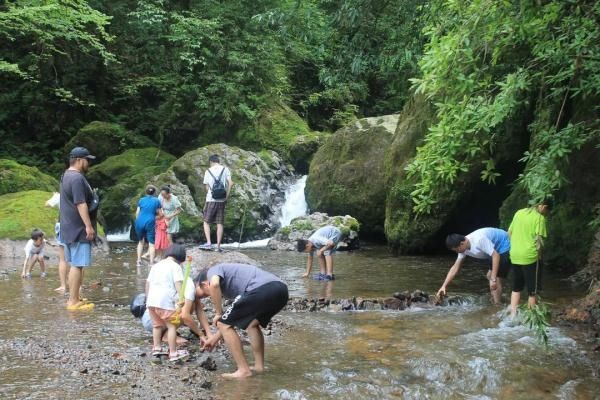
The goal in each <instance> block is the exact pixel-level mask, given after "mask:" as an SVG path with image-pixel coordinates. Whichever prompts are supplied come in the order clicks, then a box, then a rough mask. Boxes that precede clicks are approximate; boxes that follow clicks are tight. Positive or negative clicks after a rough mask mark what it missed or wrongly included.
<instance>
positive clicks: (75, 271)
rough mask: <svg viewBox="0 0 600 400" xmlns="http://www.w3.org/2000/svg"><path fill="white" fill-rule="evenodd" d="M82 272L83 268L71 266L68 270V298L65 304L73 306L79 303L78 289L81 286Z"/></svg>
mask: <svg viewBox="0 0 600 400" xmlns="http://www.w3.org/2000/svg"><path fill="white" fill-rule="evenodd" d="M82 274H83V268H81V267H71V269H70V270H69V288H70V291H69V300H68V301H67V304H68V305H70V306H73V305H75V304H77V303H79V289H80V288H81V279H82V278H81V277H82Z"/></svg>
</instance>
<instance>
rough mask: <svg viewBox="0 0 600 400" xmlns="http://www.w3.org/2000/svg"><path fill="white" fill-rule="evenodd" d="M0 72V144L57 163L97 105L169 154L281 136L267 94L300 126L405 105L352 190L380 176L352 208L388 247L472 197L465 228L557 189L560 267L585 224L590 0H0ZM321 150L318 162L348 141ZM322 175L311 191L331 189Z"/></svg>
mask: <svg viewBox="0 0 600 400" xmlns="http://www.w3.org/2000/svg"><path fill="white" fill-rule="evenodd" d="M0 82H1V84H0V136H1V137H2V146H1V147H0V158H9V159H12V160H15V161H18V162H20V163H22V164H28V165H32V166H38V167H40V168H41V169H43V170H45V171H46V172H50V173H52V174H54V175H56V174H57V173H58V172H59V171H60V170H61V169H62V166H63V163H62V161H63V159H64V156H65V154H66V153H65V151H66V149H67V148H68V147H69V145H70V144H72V143H71V142H70V140H72V138H73V137H75V135H76V134H77V133H78V132H79V131H80V130H81V128H83V127H85V126H86V125H88V124H89V123H90V122H92V121H104V122H107V123H115V124H118V126H122V127H124V129H126V132H130V133H131V134H132V135H134V134H135V135H136V136H137V137H142V138H146V139H148V140H149V143H150V142H151V143H153V144H158V146H159V147H160V148H162V149H164V150H166V151H167V152H168V153H170V154H172V155H174V156H176V157H179V156H181V155H183V154H184V153H186V152H187V151H189V150H193V149H196V148H198V147H199V146H204V145H207V144H211V143H226V144H229V145H236V146H239V147H241V148H243V149H248V150H253V151H260V150H263V149H265V150H277V151H281V150H282V146H283V145H285V143H283V145H282V141H283V142H285V140H284V139H285V138H284V139H282V138H281V137H274V136H269V135H270V134H269V133H268V132H270V131H267V134H266V135H265V131H264V130H261V129H258V128H257V126H258V125H260V122H261V120H263V119H264V118H265V116H268V115H269V113H272V112H273V110H281V109H285V110H291V111H292V112H293V113H294V114H297V116H299V117H300V118H301V120H303V123H306V124H308V127H309V128H310V129H311V130H312V131H315V132H335V131H336V130H338V129H339V128H341V127H344V126H348V125H347V124H348V123H349V122H352V121H355V120H356V119H358V118H363V117H370V116H382V115H386V114H398V113H400V112H401V113H402V114H401V117H400V123H399V124H398V129H397V130H396V136H398V135H399V133H398V132H400V133H401V136H402V137H401V139H398V138H396V139H394V140H393V142H386V143H385V144H379V143H378V144H377V145H378V146H381V147H380V152H381V159H382V163H383V166H382V167H381V168H382V171H383V172H382V173H381V174H380V175H381V177H382V180H381V181H379V180H377V179H367V180H368V181H369V183H371V182H370V181H373V182H377V185H378V187H375V188H371V187H370V188H365V189H364V190H363V192H365V193H366V195H369V194H370V193H375V192H376V191H377V190H379V192H378V193H380V194H381V196H380V198H381V200H377V199H379V197H377V199H376V202H378V203H380V204H381V207H380V208H381V210H380V211H379V210H378V211H377V212H378V214H377V216H376V218H378V219H377V220H376V221H369V218H370V217H369V218H361V217H362V216H360V215H358V217H359V219H363V220H365V221H362V222H365V223H369V222H371V223H372V225H376V226H374V227H372V228H373V232H375V233H376V234H378V235H381V236H383V235H385V238H386V240H387V241H388V243H389V244H391V245H392V247H394V248H396V249H399V250H401V251H405V250H408V251H414V250H419V249H420V250H422V249H424V248H426V246H427V243H425V242H424V241H423V240H421V239H422V238H423V237H426V238H428V239H427V240H428V241H429V243H439V238H438V237H436V235H437V234H438V233H443V232H447V231H448V230H451V229H459V228H460V229H464V230H466V229H467V228H470V225H468V224H466V225H465V224H463V225H458V222H460V221H463V222H464V220H465V215H466V216H467V217H469V214H471V215H474V214H478V213H480V212H481V213H482V214H484V213H488V214H493V216H492V217H491V218H488V219H486V220H483V221H482V220H479V221H472V225H473V226H475V225H476V224H479V225H481V224H482V223H498V224H499V225H500V226H503V227H506V225H507V223H509V222H510V218H511V215H512V213H513V212H514V210H515V209H516V208H518V207H520V206H524V205H525V204H528V203H529V204H531V203H535V202H537V201H539V200H541V199H542V198H543V197H545V196H548V195H553V196H555V198H556V199H558V200H559V202H560V203H561V204H562V208H560V209H559V210H558V211H557V212H556V217H555V219H554V221H556V222H555V224H556V227H555V230H554V232H555V233H556V235H555V238H557V239H556V243H555V244H553V246H554V247H555V248H556V251H557V253H560V254H561V255H562V254H570V253H573V252H572V250H571V249H572V248H573V247H577V249H578V250H577V252H578V256H577V260H575V261H573V260H571V261H569V262H568V263H569V264H577V263H579V264H580V263H581V262H582V260H583V259H584V258H585V255H586V254H587V249H589V243H590V242H591V239H592V237H593V234H594V233H595V232H596V231H597V230H598V227H600V203H599V200H598V197H599V194H598V186H600V185H599V184H598V176H599V175H600V173H599V171H598V165H599V163H598V152H599V151H600V148H599V146H598V143H599V137H600V134H599V132H600V129H599V118H598V116H599V115H598V114H599V109H598V107H599V104H600V103H599V102H598V98H599V95H600V2H599V1H591V0H522V1H498V0H473V1H460V0H433V1H419V0H391V1H390V0H388V1H385V0H379V1H378V0H344V1H342V0H310V1H293V0H287V1H286V0H278V1H275V0H265V1H262V0H255V1H226V2H219V1H207V0H199V1H192V0H188V1H166V0H144V1H126V0H121V1H99V0H98V1H81V0H61V1H56V0H55V1H52V0H48V1H24V0H23V1H8V2H2V3H1V4H0ZM411 121H413V122H411ZM414 121H417V122H418V123H417V122H414ZM88 126H89V125H88ZM403 129H404V130H403ZM283 131H285V127H284V129H283ZM345 134H347V133H345ZM349 134H350V135H352V133H351V132H350V133H349ZM345 138H346V139H344V140H347V141H348V142H351V141H352V140H351V137H349V136H345ZM404 138H408V139H404ZM332 140H333V142H335V140H336V139H335V138H334V139H332ZM337 140H339V139H337ZM369 142H371V143H372V142H373V141H372V140H369V138H367V139H365V141H364V145H365V146H366V145H368V144H369ZM123 143H124V144H123V145H122V146H120V151H123V150H125V148H126V147H127V146H126V141H124V142H123ZM349 146H350V145H349ZM360 146H363V144H361V145H360ZM360 146H358V145H357V146H355V147H356V148H359V150H360V148H361V147H360ZM117 147H119V146H117ZM329 147H331V148H332V149H333V150H332V154H328V153H326V151H327V149H326V148H327V146H322V147H321V149H324V150H323V152H322V155H321V158H320V159H322V160H332V159H333V158H334V157H333V156H337V155H339V154H346V153H344V151H346V150H347V149H346V150H344V149H341V150H344V151H341V150H340V148H335V146H329ZM347 147H348V146H347ZM363 147H364V146H363ZM111 154H113V153H111ZM353 157H354V155H353ZM355 158H356V159H355V160H354V161H356V160H358V157H355ZM370 158H371V159H372V158H374V157H373V156H370ZM375 158H377V157H375ZM288 161H289V160H288ZM306 165H308V164H306ZM357 168H360V166H359V167H357ZM313 171H314V172H315V173H314V174H313ZM301 172H305V171H301ZM347 174H349V173H347ZM311 175H312V176H313V178H312V179H311V178H310V176H311ZM317 177H318V171H316V170H315V169H313V168H312V167H311V174H309V182H308V186H307V188H308V191H309V195H311V193H316V195H313V196H309V200H311V197H312V200H311V201H313V203H315V204H316V203H318V202H319V201H320V200H322V198H321V199H319V198H317V197H318V196H321V197H322V196H323V193H325V192H326V190H327V188H328V187H331V182H327V181H322V182H319V181H317ZM377 178H378V177H377ZM341 186H343V185H340V189H339V193H338V194H339V198H341V199H355V200H357V201H362V202H363V203H365V202H366V203H365V204H367V203H368V202H373V201H374V200H373V198H368V197H365V200H364V201H363V200H362V199H363V197H361V196H359V194H358V193H353V192H352V193H348V192H345V191H344V188H343V187H341ZM346 186H347V187H351V186H352V185H346ZM359 187H362V186H359ZM380 188H384V189H383V190H380ZM465 193H469V194H471V195H472V196H471V198H470V200H466V199H465V197H466V196H465ZM334 194H335V193H334ZM336 202H337V203H338V204H339V203H340V201H339V200H336V199H333V200H332V204H333V205H332V206H326V205H323V207H322V209H323V210H325V211H328V212H333V210H334V207H335V203H336ZM321 204H324V203H323V202H321ZM365 204H359V205H358V207H357V210H359V211H360V209H361V208H362V209H365ZM475 206H478V207H480V208H479V209H477V208H474V207H475ZM498 209H500V213H499V214H500V215H499V216H498ZM462 210H471V213H469V212H466V213H465V212H462ZM335 211H336V212H338V211H337V210H335ZM339 212H346V210H341V211H339ZM457 221H458V222H457ZM559 222H560V223H559ZM364 226H365V227H368V226H367V225H364ZM579 242H585V245H583V246H582V245H579V244H578V243H579ZM565 263H566V262H565Z"/></svg>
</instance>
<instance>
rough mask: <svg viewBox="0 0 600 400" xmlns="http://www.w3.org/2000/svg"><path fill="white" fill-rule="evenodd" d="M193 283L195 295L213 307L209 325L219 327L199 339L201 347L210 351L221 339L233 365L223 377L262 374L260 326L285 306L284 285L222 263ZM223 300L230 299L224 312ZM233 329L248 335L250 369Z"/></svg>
mask: <svg viewBox="0 0 600 400" xmlns="http://www.w3.org/2000/svg"><path fill="white" fill-rule="evenodd" d="M195 282H196V296H198V297H200V298H204V297H208V296H210V298H211V301H212V303H213V306H214V308H215V316H214V318H213V324H214V325H215V326H216V327H217V328H219V332H218V333H217V334H215V335H212V336H211V337H210V338H209V339H203V340H202V341H203V343H204V344H203V346H202V348H203V349H206V350H212V349H213V348H214V347H215V345H216V344H217V343H218V341H219V340H220V339H221V337H222V338H223V339H224V340H225V344H226V345H227V347H228V348H229V351H230V352H231V355H232V356H233V359H234V360H235V363H236V365H237V370H236V371H235V372H234V373H231V374H223V376H224V377H226V378H245V377H248V376H251V375H252V370H254V371H255V372H262V371H264V368H265V360H264V359H265V339H264V337H263V334H262V330H261V328H260V327H261V326H262V327H263V328H264V327H266V326H267V324H268V323H269V321H271V318H272V317H273V316H274V315H275V314H277V313H278V312H279V311H281V309H282V308H283V307H284V306H285V305H286V304H287V301H288V288H287V286H286V284H285V283H283V282H282V281H281V280H280V279H279V278H278V277H276V276H275V275H273V274H271V273H270V272H266V271H263V270H262V269H260V268H258V267H255V266H253V265H248V264H225V263H224V264H217V265H215V266H213V267H211V268H208V269H205V270H203V271H201V272H200V274H199V275H198V277H197V278H196V280H195ZM223 298H226V299H232V300H233V302H232V303H231V305H230V306H229V307H228V308H227V309H226V310H225V311H223V303H222V301H223ZM234 327H237V328H240V329H244V330H246V332H247V333H248V337H249V338H250V345H251V347H252V353H253V354H254V367H253V368H252V369H250V366H249V365H248V361H247V360H246V357H245V356H244V350H243V347H242V341H241V340H240V337H239V336H238V334H237V332H236V331H235V329H234Z"/></svg>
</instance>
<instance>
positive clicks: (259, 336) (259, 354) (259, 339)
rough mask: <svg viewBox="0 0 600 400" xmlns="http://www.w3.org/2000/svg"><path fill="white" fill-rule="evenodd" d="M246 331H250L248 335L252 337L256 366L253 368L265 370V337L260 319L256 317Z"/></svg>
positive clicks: (251, 344) (260, 370)
mask: <svg viewBox="0 0 600 400" xmlns="http://www.w3.org/2000/svg"><path fill="white" fill-rule="evenodd" d="M246 333H248V337H249V338H250V346H251V347H252V353H253V354H254V367H253V368H252V370H254V371H256V372H263V371H264V370H265V337H264V336H263V333H262V329H260V323H259V322H258V320H256V319H255V320H254V321H252V322H251V323H250V325H248V328H246Z"/></svg>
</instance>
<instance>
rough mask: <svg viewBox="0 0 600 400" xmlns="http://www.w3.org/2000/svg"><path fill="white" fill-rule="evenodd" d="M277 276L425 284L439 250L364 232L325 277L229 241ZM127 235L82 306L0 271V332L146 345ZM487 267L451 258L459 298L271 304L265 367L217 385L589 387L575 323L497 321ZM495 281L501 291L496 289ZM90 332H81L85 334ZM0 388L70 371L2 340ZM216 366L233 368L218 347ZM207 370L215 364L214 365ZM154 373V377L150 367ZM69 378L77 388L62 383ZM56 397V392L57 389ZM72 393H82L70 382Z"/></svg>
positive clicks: (49, 394)
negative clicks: (432, 302)
mask: <svg viewBox="0 0 600 400" xmlns="http://www.w3.org/2000/svg"><path fill="white" fill-rule="evenodd" d="M242 251H243V252H244V253H245V254H247V255H248V256H250V257H252V258H253V259H255V260H256V261H258V262H259V263H260V264H261V265H262V266H263V267H264V268H265V269H267V270H269V271H271V272H273V273H275V274H276V275H278V276H280V277H281V278H282V279H283V280H285V281H286V283H287V284H288V286H289V289H290V295H291V296H294V297H332V298H347V297H353V296H361V297H387V296H390V295H391V294H392V293H393V292H396V291H403V290H410V291H412V290H415V289H421V290H424V291H426V292H429V293H434V292H435V290H437V289H438V287H439V285H440V283H441V282H442V280H443V279H444V277H445V274H446V272H447V269H448V268H449V267H450V265H451V264H452V262H453V258H451V257H392V256H391V255H390V254H389V253H388V252H387V249H386V248H385V247H383V246H367V247H365V248H363V249H361V250H360V251H356V252H352V253H338V254H337V255H336V257H335V273H336V277H337V280H335V281H333V282H321V281H316V280H307V279H303V278H301V275H302V272H303V270H304V268H305V256H304V255H302V254H298V253H295V252H275V251H269V250H262V249H246V250H242ZM20 262H22V261H21V260H11V259H0V269H7V268H17V270H18V271H19V269H20V265H19V264H20ZM134 264H135V255H134V249H133V247H132V246H131V245H123V244H115V243H113V244H112V253H111V255H110V256H108V257H105V258H102V259H97V260H96V261H95V263H94V267H93V268H91V269H90V270H89V272H88V273H87V275H86V277H85V280H86V282H87V283H90V282H94V281H101V282H102V286H101V287H98V288H91V287H86V289H85V296H86V297H88V298H89V299H90V301H93V302H95V303H96V305H97V307H96V309H95V310H94V311H93V312H91V313H88V314H70V313H68V312H67V311H66V310H65V309H64V298H63V297H62V296H60V295H57V294H56V293H55V292H54V291H53V288H55V287H56V286H58V285H57V282H58V277H57V271H56V266H55V265H52V266H51V267H50V268H49V277H48V278H47V279H40V278H39V270H36V271H34V278H33V279H31V280H22V279H20V278H19V277H18V273H11V275H10V279H8V280H3V281H0V304H1V309H0V325H1V326H2V329H1V330H0V341H8V340H13V339H15V338H20V337H25V336H27V335H29V334H32V333H34V332H36V333H39V332H40V331H42V332H44V334H45V335H46V336H48V337H52V338H56V337H64V338H65V341H69V340H77V335H78V334H81V332H85V334H86V335H91V336H92V337H94V339H95V340H97V343H98V346H99V347H103V346H106V347H107V348H108V347H112V348H117V349H126V348H128V347H136V348H144V347H145V346H149V335H147V334H146V333H145V332H144V331H143V330H142V328H141V326H140V324H139V322H138V321H137V320H135V319H134V318H133V317H132V316H131V314H130V313H129V310H128V307H126V305H128V304H129V301H130V299H131V297H132V296H133V295H134V294H136V293H138V292H140V291H142V289H143V285H144V279H145V274H146V273H147V271H144V270H141V271H136V268H135V267H129V265H134ZM485 270H486V268H485V267H483V266H480V265H476V264H472V265H467V266H465V267H463V269H462V270H461V272H460V274H459V276H458V277H457V278H456V279H455V281H454V282H453V283H452V284H451V286H450V287H449V290H450V291H451V292H452V293H455V294H461V295H463V296H465V297H466V298H467V299H468V301H467V302H466V303H465V304H462V305H457V306H450V307H438V308H435V309H419V308H411V309H409V310H407V311H361V312H318V313H308V312H306V313H293V312H282V313H281V314H280V315H279V316H278V317H277V318H279V319H280V320H281V321H282V323H283V326H285V327H286V329H285V331H284V332H280V333H279V334H277V335H272V336H267V338H266V365H267V371H266V373H264V374H262V375H257V376H254V377H252V378H251V379H248V380H245V381H242V382H230V381H226V380H223V379H221V378H217V377H215V384H214V385H213V387H212V389H211V391H212V393H213V395H214V396H215V397H216V398H218V399H238V398H244V399H340V398H343V399H346V400H350V399H367V398H369V399H371V398H372V399H396V398H397V399H427V398H430V399H465V398H467V399H549V398H555V399H597V398H598V393H600V380H599V378H598V376H597V373H598V366H597V363H598V355H595V354H593V353H590V352H588V349H587V347H586V346H585V343H584V338H583V335H582V334H581V333H580V332H579V331H578V330H576V329H573V328H565V327H556V326H553V327H551V328H550V330H549V336H550V347H549V348H548V349H545V348H544V347H543V346H542V345H540V344H539V343H538V342H537V341H536V339H535V338H534V336H533V334H532V333H531V332H530V331H529V330H528V329H526V328H525V327H523V326H516V327H509V326H507V324H506V323H505V321H504V319H503V318H504V317H503V316H504V312H503V311H504V308H500V307H494V306H492V305H490V304H489V302H488V295H487V285H486V281H485V278H484V272H485ZM563 278H564V277H560V276H555V275H551V274H546V276H545V283H546V285H545V291H544V298H545V299H546V301H549V302H551V303H552V307H553V308H554V309H558V308H560V307H561V306H563V305H564V304H566V303H568V302H569V301H571V300H573V299H574V298H576V297H579V296H581V295H582V292H581V289H576V288H572V287H571V286H569V284H567V283H566V281H565V280H564V279H563ZM505 294H506V295H508V294H509V292H508V291H507V290H505ZM88 338H89V336H88ZM0 359H1V360H2V363H1V367H0V397H1V398H54V395H56V396H58V394H57V392H55V389H54V387H55V386H56V385H60V386H63V387H65V386H66V387H67V388H68V387H69V385H76V384H77V381H76V380H72V379H69V377H68V376H60V375H59V374H58V373H57V372H56V371H47V370H44V369H40V368H38V367H37V366H36V363H35V361H34V360H29V359H23V358H20V357H17V356H15V355H14V354H11V353H10V352H8V353H5V354H3V355H2V357H1V358H0ZM218 364H219V365H218V370H217V373H218V372H224V371H228V370H231V369H232V365H231V362H230V361H228V360H226V359H221V360H219V362H218ZM215 376H216V375H215ZM157 379H160V378H159V377H158V378H157ZM72 389H73V390H76V388H72ZM121 389H122V387H121V386H119V385H116V384H115V386H114V387H107V388H103V390H104V392H102V393H105V395H104V394H103V395H102V396H100V397H101V398H121V397H120V395H119V393H120V390H121ZM58 397H60V396H58ZM81 398H86V395H85V394H84V392H81Z"/></svg>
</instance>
